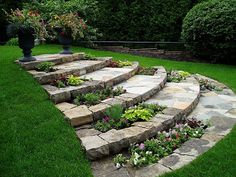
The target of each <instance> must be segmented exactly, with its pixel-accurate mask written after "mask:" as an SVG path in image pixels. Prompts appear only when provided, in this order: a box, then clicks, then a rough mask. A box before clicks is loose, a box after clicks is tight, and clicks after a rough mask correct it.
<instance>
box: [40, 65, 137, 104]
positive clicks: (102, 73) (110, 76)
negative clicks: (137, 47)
mask: <svg viewBox="0 0 236 177" xmlns="http://www.w3.org/2000/svg"><path fill="white" fill-rule="evenodd" d="M137 69H138V64H137V63H135V64H134V65H133V66H132V67H129V68H127V67H124V68H103V69H100V70H98V71H95V72H92V73H89V74H85V75H83V77H85V78H91V79H92V81H88V82H85V83H83V84H82V85H79V86H75V87H72V86H69V87H66V88H57V87H54V86H51V85H43V87H44V89H45V90H46V91H47V93H48V94H49V96H50V98H51V99H52V100H53V102H54V103H60V102H64V101H68V100H70V99H71V98H72V97H76V96H77V95H78V94H84V93H88V92H90V91H92V90H96V89H101V88H104V87H105V86H107V85H109V86H112V85H114V84H117V82H121V81H123V80H126V79H128V78H130V77H131V76H132V75H131V74H130V72H133V71H135V72H136V70H137ZM133 74H135V73H133ZM108 83H110V84H108Z"/></svg>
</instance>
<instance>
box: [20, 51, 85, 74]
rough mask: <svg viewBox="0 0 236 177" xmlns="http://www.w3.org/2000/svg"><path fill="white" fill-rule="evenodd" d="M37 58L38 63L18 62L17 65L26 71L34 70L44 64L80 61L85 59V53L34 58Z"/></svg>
mask: <svg viewBox="0 0 236 177" xmlns="http://www.w3.org/2000/svg"><path fill="white" fill-rule="evenodd" d="M34 57H35V58H36V61H31V62H20V61H19V60H16V63H18V64H19V65H21V66H22V67H23V68H25V69H26V70H33V69H35V67H36V66H37V65H38V64H40V63H43V62H53V63H55V64H56V65H58V64H62V63H66V62H72V61H76V60H80V59H82V58H83V57H84V53H74V54H71V55H68V54H66V55H65V54H43V55H37V56H34Z"/></svg>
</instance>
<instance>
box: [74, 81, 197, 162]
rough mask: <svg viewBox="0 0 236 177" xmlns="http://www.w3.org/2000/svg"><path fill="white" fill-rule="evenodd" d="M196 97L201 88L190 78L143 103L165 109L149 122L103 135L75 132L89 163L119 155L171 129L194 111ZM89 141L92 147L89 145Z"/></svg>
mask: <svg viewBox="0 0 236 177" xmlns="http://www.w3.org/2000/svg"><path fill="white" fill-rule="evenodd" d="M174 90H175V91H174ZM175 92H176V93H175ZM186 96H187V97H186ZM199 96H200V87H199V84H198V82H197V81H196V80H195V79H194V78H193V77H190V78H187V79H186V80H185V81H182V82H180V83H167V84H166V86H165V87H164V89H162V90H161V91H160V92H158V93H157V94H156V95H154V96H153V97H152V98H151V99H148V100H147V101H146V102H147V103H159V104H160V105H163V104H164V103H165V104H164V105H166V106H167V108H166V109H165V110H164V111H163V114H157V115H156V116H155V117H154V118H152V119H151V120H150V121H148V122H135V123H134V124H133V125H132V126H131V127H128V128H124V129H121V130H114V129H112V130H110V131H108V132H106V133H101V132H100V133H99V132H97V134H94V131H95V130H94V129H93V128H92V127H91V128H85V129H83V128H82V129H83V131H82V132H83V133H82V134H81V130H82V129H78V130H77V134H78V136H79V137H80V140H81V142H82V145H83V146H84V147H85V149H86V153H87V156H88V158H89V159H91V160H95V159H98V158H101V157H103V156H106V155H108V154H114V153H118V152H119V151H121V150H122V149H124V148H128V147H129V145H130V144H131V143H139V142H142V141H144V140H145V139H147V138H151V137H153V136H155V135H156V133H157V132H158V131H162V130H164V129H169V128H170V127H172V126H174V125H175V123H176V122H177V121H179V120H181V119H182V118H183V117H185V116H186V115H188V114H189V113H190V112H191V111H192V110H193V109H194V107H195V106H196V105H197V103H198V100H199ZM169 100H171V104H168V103H169ZM172 100H173V101H172ZM160 101H162V102H160ZM84 132H86V133H84ZM84 135H86V136H84ZM91 140H92V142H93V143H91Z"/></svg>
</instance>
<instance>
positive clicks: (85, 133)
mask: <svg viewBox="0 0 236 177" xmlns="http://www.w3.org/2000/svg"><path fill="white" fill-rule="evenodd" d="M100 133H101V132H100V131H98V130H96V129H94V128H89V129H79V130H76V134H77V136H78V137H79V138H83V137H86V136H94V135H99V134H100Z"/></svg>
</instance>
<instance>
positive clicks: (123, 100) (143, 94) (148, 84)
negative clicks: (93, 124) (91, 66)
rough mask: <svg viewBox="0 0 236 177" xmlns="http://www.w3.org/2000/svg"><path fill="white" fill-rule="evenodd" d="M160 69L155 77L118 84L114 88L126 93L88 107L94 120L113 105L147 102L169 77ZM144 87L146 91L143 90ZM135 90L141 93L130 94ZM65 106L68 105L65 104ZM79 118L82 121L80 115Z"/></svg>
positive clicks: (142, 77) (144, 77) (132, 79)
mask: <svg viewBox="0 0 236 177" xmlns="http://www.w3.org/2000/svg"><path fill="white" fill-rule="evenodd" d="M158 68H159V69H158V71H157V72H156V74H155V75H154V76H145V75H138V77H136V76H133V77H132V78H130V79H128V80H127V81H125V82H123V83H121V84H118V85H116V86H115V87H114V88H117V87H121V86H122V87H123V88H124V89H125V90H126V93H124V94H121V95H120V96H116V97H114V98H108V99H106V100H103V101H102V102H101V103H99V104H97V105H94V106H90V107H88V109H89V110H90V111H91V112H92V114H93V120H94V121H96V120H98V119H101V118H102V117H103V116H104V112H105V110H106V109H107V108H109V107H111V106H112V105H116V104H120V105H122V107H123V108H128V107H131V106H133V105H135V104H137V103H139V102H142V101H145V100H146V99H148V98H150V97H151V96H152V95H154V94H155V93H157V92H158V91H159V90H160V89H161V88H162V87H163V86H164V83H165V82H166V77H167V74H166V71H165V69H164V68H163V67H158ZM99 71H100V70H99ZM142 81H144V82H145V85H143V82H142ZM132 84H133V85H134V87H132ZM144 86H145V90H142V88H143V87H144ZM131 87H132V88H131ZM130 88H131V89H130ZM133 88H135V89H136V90H140V92H137V93H130V92H132V91H133ZM60 105H61V104H59V106H57V107H58V109H60V110H61V111H62V112H64V109H65V108H64V107H62V106H60ZM62 105H63V104H62ZM65 105H68V104H66V103H65ZM70 106H71V104H70ZM74 107H76V105H74ZM81 116H82V115H81ZM77 118H78V119H80V117H79V115H78V117H77ZM80 120H81V119H80ZM74 126H76V125H74Z"/></svg>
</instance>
